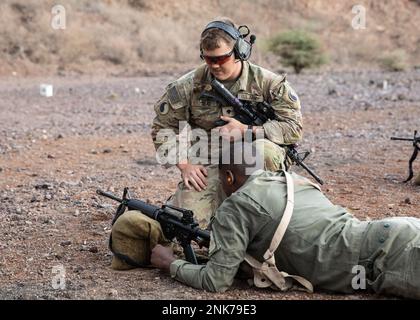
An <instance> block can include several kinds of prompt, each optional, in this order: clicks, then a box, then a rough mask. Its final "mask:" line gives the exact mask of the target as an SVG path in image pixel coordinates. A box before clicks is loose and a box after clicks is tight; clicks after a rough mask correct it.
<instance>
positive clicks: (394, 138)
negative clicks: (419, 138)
mask: <svg viewBox="0 0 420 320" xmlns="http://www.w3.org/2000/svg"><path fill="white" fill-rule="evenodd" d="M391 140H400V141H414V139H412V138H398V137H391Z"/></svg>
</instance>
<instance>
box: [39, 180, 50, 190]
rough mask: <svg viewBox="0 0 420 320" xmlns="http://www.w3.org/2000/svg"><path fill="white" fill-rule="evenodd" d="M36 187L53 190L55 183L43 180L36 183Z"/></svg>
mask: <svg viewBox="0 0 420 320" xmlns="http://www.w3.org/2000/svg"><path fill="white" fill-rule="evenodd" d="M35 189H45V190H52V189H53V185H52V184H51V183H47V182H43V183H39V184H36V185H35Z"/></svg>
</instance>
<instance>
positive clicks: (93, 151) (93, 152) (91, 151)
mask: <svg viewBox="0 0 420 320" xmlns="http://www.w3.org/2000/svg"><path fill="white" fill-rule="evenodd" d="M90 153H91V154H98V151H96V150H90Z"/></svg>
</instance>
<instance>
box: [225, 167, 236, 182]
mask: <svg viewBox="0 0 420 320" xmlns="http://www.w3.org/2000/svg"><path fill="white" fill-rule="evenodd" d="M226 181H227V183H228V185H230V186H231V185H233V184H234V183H235V176H234V174H233V172H232V171H230V170H226Z"/></svg>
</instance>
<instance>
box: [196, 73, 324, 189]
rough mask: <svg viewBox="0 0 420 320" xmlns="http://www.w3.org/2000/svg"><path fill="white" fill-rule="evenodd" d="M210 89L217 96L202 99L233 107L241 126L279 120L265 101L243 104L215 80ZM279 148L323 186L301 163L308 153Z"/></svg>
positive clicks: (319, 179)
mask: <svg viewBox="0 0 420 320" xmlns="http://www.w3.org/2000/svg"><path fill="white" fill-rule="evenodd" d="M211 87H212V88H213V89H214V91H216V93H217V94H218V95H219V96H216V95H212V94H211V93H209V92H203V93H202V97H206V98H212V99H215V100H216V101H218V102H219V103H222V104H223V103H225V104H228V105H231V106H233V108H234V110H235V116H234V118H235V119H236V120H238V121H240V122H241V123H243V124H248V125H255V126H261V125H262V124H264V123H265V122H267V121H268V120H280V119H279V117H278V116H277V115H276V113H275V111H274V109H273V107H272V106H271V105H270V104H269V103H267V102H266V101H263V102H258V103H257V104H256V105H253V104H250V103H246V102H245V103H244V102H242V101H240V100H239V99H238V98H237V97H235V96H234V95H233V94H232V93H231V92H230V91H229V90H227V89H226V88H225V86H224V85H223V84H221V83H220V82H219V81H217V80H216V79H213V80H212V81H211ZM226 123H227V122H226V121H224V120H217V121H216V122H215V124H216V126H223V125H225V124H226ZM280 146H281V147H283V148H285V149H286V154H287V156H288V157H289V158H290V159H291V160H292V161H293V162H294V163H295V164H296V165H297V166H301V167H302V168H303V169H305V170H306V171H307V172H308V173H309V174H310V175H311V176H312V177H313V178H314V179H315V180H316V181H317V182H318V183H320V184H321V185H322V184H324V181H322V179H321V178H320V177H319V176H318V175H317V174H316V173H315V172H313V171H312V170H311V169H310V168H309V167H308V166H307V165H306V164H305V163H304V162H303V161H304V160H305V158H306V157H307V156H308V155H309V153H310V152H309V151H305V152H304V155H303V156H301V153H299V152H298V151H297V150H296V148H297V146H298V145H297V144H291V145H280Z"/></svg>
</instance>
